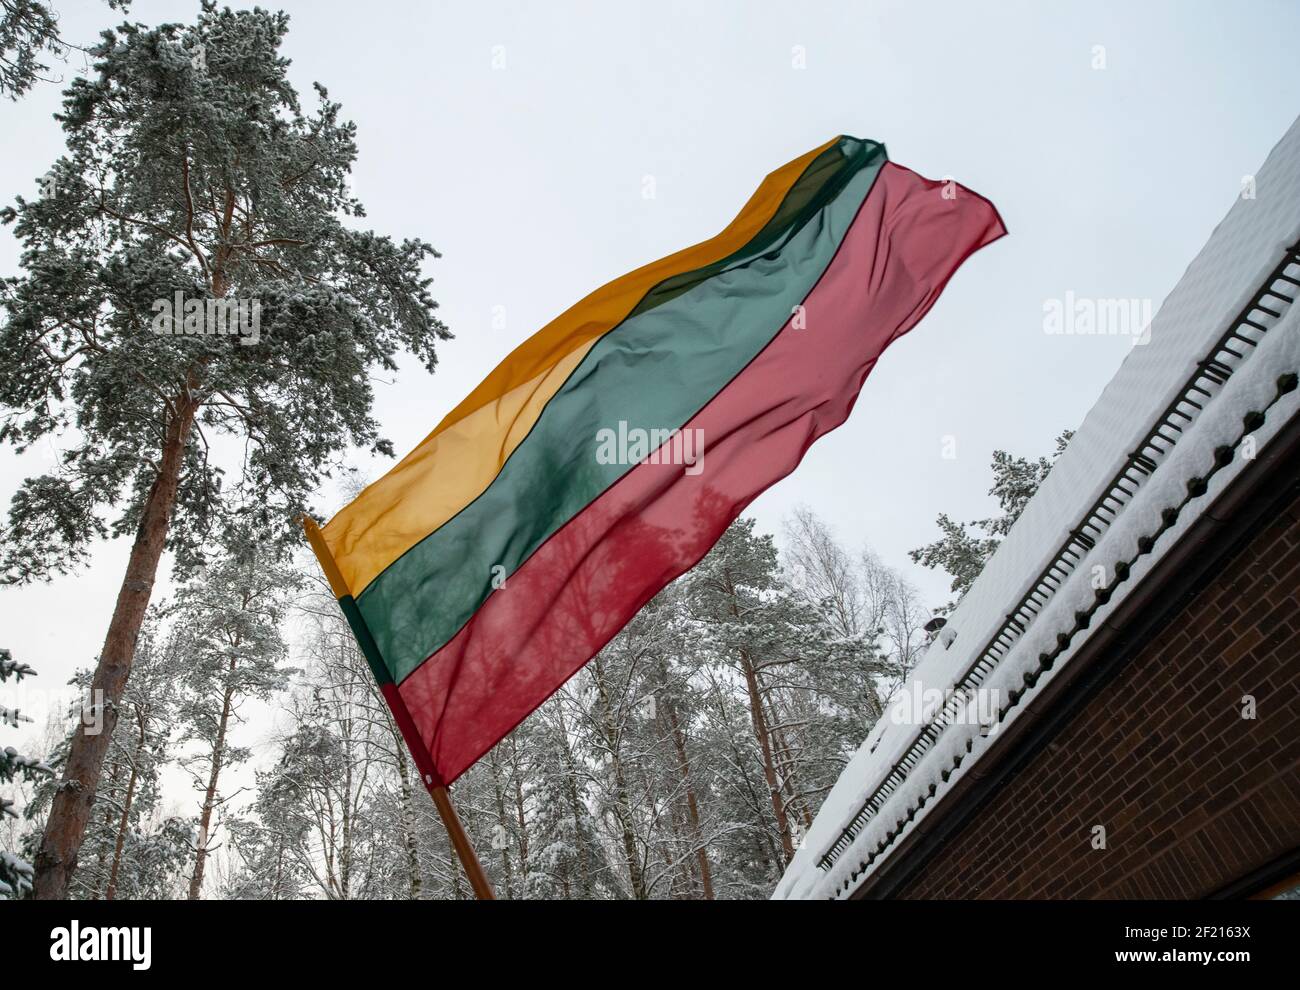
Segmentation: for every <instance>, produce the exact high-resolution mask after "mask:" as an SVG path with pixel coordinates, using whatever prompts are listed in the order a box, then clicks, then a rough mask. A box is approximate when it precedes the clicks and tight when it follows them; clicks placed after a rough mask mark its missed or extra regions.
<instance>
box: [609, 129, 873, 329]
mask: <svg viewBox="0 0 1300 990" xmlns="http://www.w3.org/2000/svg"><path fill="white" fill-rule="evenodd" d="M845 140H846V139H844V138H841V139H840V140H839V141H837V142H836V143H835V144H833V145H831V146H830V147H829V148H827V149H826V150H825V151H823V152H822V153H821V154H820V155H818V156H817V157H816V158H814V159H813V160H812V161H811V162H809V163H808V167H807V168H806V169H804V170H803V173H802V174H801V175H800V176H799V178H798V179H796V180H795V183H794V185H792V186H791V187H790V189H789V191H787V192H786V194H785V196H784V198H783V199H782V200H781V203H780V205H779V206H777V209H776V212H775V213H774V214H772V217H771V218H770V219H769V220H768V221H767V223H765V224H763V227H762V229H761V230H760V231H759V232H758V233H757V234H755V235H754V236H753V238H752V239H751V240H750V241H749V243H748V244H746V245H745V246H744V247H742V248H740V249H739V250H737V251H733V252H732V253H731V254H729V255H727V257H725V258H722V259H720V260H719V261H715V262H713V264H710V265H704V266H703V267H701V268H694V269H692V270H691V271H689V272H681V273H680V274H677V275H673V276H672V277H670V278H666V279H664V280H663V281H662V282H660V283H659V284H658V285H656V286H655V287H654V288H653V289H651V290H650V291H649V292H647V293H646V294H645V297H644V298H643V299H642V300H641V301H640V302H639V303H637V304H636V306H635V307H634V308H633V310H632V312H631V313H629V314H628V316H627V318H628V319H631V318H632V317H633V316H637V315H639V314H641V313H645V312H647V311H649V310H651V309H654V308H655V307H656V306H661V305H663V304H664V303H666V302H671V301H672V300H674V299H676V298H677V297H678V296H680V295H681V294H682V293H683V292H688V291H690V290H691V289H693V288H695V286H697V285H699V284H700V283H701V282H704V281H707V280H708V279H710V278H712V277H713V276H715V275H717V274H718V273H719V272H722V271H725V270H726V269H728V268H731V267H733V266H734V265H736V264H737V263H739V262H742V261H743V260H744V259H745V258H746V257H748V256H752V255H753V254H754V253H755V252H756V251H757V252H759V253H761V252H763V251H764V250H766V249H767V248H770V247H771V246H772V245H774V244H776V243H778V242H779V241H780V240H781V239H782V238H783V237H785V236H786V235H788V234H789V232H790V231H791V230H792V229H793V228H794V227H796V226H798V225H799V224H801V223H803V222H804V220H806V219H807V218H808V216H809V215H810V214H811V212H812V211H813V210H815V209H817V208H818V206H819V205H820V204H821V202H822V201H823V198H824V196H825V195H826V193H827V191H828V190H835V189H837V188H840V187H842V183H841V185H840V186H837V185H836V182H837V180H842V179H843V178H844V177H845V176H846V175H848V174H851V173H852V172H853V170H854V164H853V161H852V159H851V158H850V157H849V156H847V155H846V153H845V151H846V147H845ZM848 140H852V139H848ZM857 143H858V144H861V143H862V142H857ZM881 150H882V153H883V149H881Z"/></svg>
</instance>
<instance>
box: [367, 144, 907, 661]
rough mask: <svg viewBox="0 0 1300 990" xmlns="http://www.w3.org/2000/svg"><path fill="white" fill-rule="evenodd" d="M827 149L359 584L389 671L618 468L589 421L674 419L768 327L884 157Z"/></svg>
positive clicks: (816, 273) (607, 341)
mask: <svg viewBox="0 0 1300 990" xmlns="http://www.w3.org/2000/svg"><path fill="white" fill-rule="evenodd" d="M837 149H839V150H840V152H841V153H842V157H841V159H840V166H839V168H837V169H836V170H835V171H834V173H833V174H828V173H826V172H825V171H824V170H821V171H819V173H818V175H817V179H818V184H817V186H816V189H815V192H813V193H812V194H811V195H809V194H808V190H807V187H805V188H804V189H802V190H800V195H801V198H802V199H803V200H804V201H803V202H802V203H801V208H800V209H798V210H797V211H796V212H794V213H792V214H791V213H787V214H786V223H785V227H784V229H783V230H780V231H767V229H766V228H765V232H766V233H767V235H768V236H765V237H761V238H756V239H755V241H754V242H753V243H752V244H751V246H750V247H749V248H748V249H747V250H746V251H745V252H744V253H743V254H742V255H740V256H737V257H735V258H733V259H732V260H731V261H730V263H729V264H728V265H727V267H726V268H725V270H722V271H715V272H713V273H712V275H711V276H710V277H707V278H705V279H704V280H703V281H699V282H697V283H696V284H694V285H687V286H685V287H684V288H683V289H682V291H680V292H678V293H676V295H675V296H674V297H673V298H671V299H669V300H666V301H662V302H660V304H659V305H657V306H655V307H654V308H652V309H648V310H646V311H644V312H640V313H638V314H637V315H635V316H632V317H630V318H629V319H627V320H626V321H624V322H623V323H622V324H621V325H620V326H619V327H617V328H616V329H615V330H613V331H610V332H609V333H607V334H606V335H605V336H604V337H602V338H601V339H600V340H599V341H598V342H597V343H596V345H595V346H594V347H593V348H592V349H591V351H590V352H589V353H588V354H587V356H586V357H585V358H584V359H583V361H582V363H581V364H580V365H579V366H578V367H577V368H576V369H575V370H574V372H573V374H572V375H571V376H570V377H569V379H568V381H566V382H565V384H564V385H563V386H562V387H561V388H560V390H559V391H558V392H557V393H556V394H555V396H554V397H553V398H552V399H551V400H550V402H549V403H548V404H547V406H546V408H545V409H544V410H543V412H542V415H541V416H540V417H539V418H538V420H537V423H536V424H535V425H534V427H533V429H532V431H531V432H530V433H529V435H528V436H527V437H526V438H525V440H524V442H523V443H521V444H520V445H519V447H518V448H516V450H515V451H514V453H513V454H512V455H511V457H510V459H509V460H507V461H506V463H505V465H504V467H503V468H502V469H501V472H500V473H499V474H498V475H497V477H496V479H494V480H493V482H492V484H491V485H490V486H489V487H488V489H487V490H486V491H485V492H484V493H483V494H482V495H480V496H479V497H478V498H477V499H476V500H475V501H474V502H472V503H471V504H470V505H469V506H467V507H466V508H465V509H464V510H462V511H461V512H460V513H459V514H458V515H456V516H455V517H453V518H452V519H451V520H449V521H448V522H447V523H446V524H444V525H443V526H442V527H440V528H439V529H438V530H436V531H435V532H434V533H432V534H430V535H429V536H428V537H426V538H425V539H424V540H422V541H421V542H420V543H418V544H416V545H415V546H414V547H412V548H411V549H410V550H409V551H407V552H406V553H405V554H404V555H403V556H402V557H400V558H398V559H397V560H396V561H394V562H393V563H392V564H390V565H389V566H388V567H387V568H386V569H385V570H384V572H383V573H382V574H380V575H379V576H378V577H376V578H375V579H374V580H373V581H372V582H371V583H370V584H369V585H368V586H367V588H366V589H365V591H363V592H362V594H361V596H360V599H359V600H358V608H359V610H360V612H361V614H362V615H363V616H364V617H365V624H366V626H368V627H369V630H370V632H371V633H372V634H373V635H374V638H375V641H376V643H377V644H378V647H379V650H380V652H381V655H382V656H383V657H384V659H385V661H386V663H387V665H388V667H389V668H390V669H391V671H392V674H393V677H394V679H395V680H397V681H398V682H400V681H401V680H402V679H403V678H404V677H406V675H407V674H409V673H410V672H411V671H412V670H414V669H415V668H416V667H417V666H419V665H420V664H421V663H422V662H423V661H424V660H425V658H426V657H428V656H429V655H431V654H432V653H433V652H435V651H436V650H437V649H439V648H440V647H442V646H443V645H444V644H445V643H446V642H447V641H448V640H449V639H451V638H452V637H453V636H454V635H455V634H456V632H457V631H458V630H459V629H460V628H461V626H463V625H464V624H465V622H467V621H468V620H469V618H470V617H471V616H472V615H473V614H474V612H475V611H477V609H478V608H479V607H480V606H481V605H482V604H483V602H484V601H485V600H486V598H487V596H488V595H489V594H491V593H492V591H493V589H494V586H493V580H494V575H496V576H501V575H504V576H506V577H507V585H506V587H507V590H508V587H509V585H508V575H510V574H512V573H514V571H515V570H516V569H517V568H518V567H519V566H520V565H521V564H522V563H523V562H524V561H525V560H527V559H528V557H529V556H530V555H531V554H532V553H533V552H534V551H535V550H536V549H537V548H538V547H539V546H540V545H541V544H542V543H543V542H544V541H545V540H546V539H547V538H548V537H549V536H550V535H551V534H553V533H554V532H555V531H556V530H558V529H559V528H560V527H561V526H563V525H564V524H565V523H566V522H568V521H569V520H571V519H573V518H574V517H575V516H576V515H577V514H578V513H579V512H581V511H582V509H583V508H585V507H586V506H587V505H589V504H590V503H591V502H592V501H593V500H594V499H596V498H597V497H598V496H599V495H600V494H601V492H603V491H605V490H606V489H607V488H609V487H610V485H612V484H614V482H616V481H617V480H618V479H619V478H620V477H622V476H623V475H624V474H625V473H626V472H627V471H629V470H630V469H631V467H632V465H626V464H599V463H597V462H596V457H595V450H596V434H597V432H598V431H599V430H601V429H603V428H617V426H618V423H619V421H620V420H624V421H626V422H627V423H628V424H629V427H641V428H645V429H671V428H673V427H680V426H682V425H683V424H685V423H687V422H688V421H689V420H690V419H691V418H692V417H693V416H694V415H695V414H696V413H697V412H698V411H699V410H700V409H701V408H703V407H704V406H705V405H706V404H707V403H708V402H709V401H710V400H711V399H712V398H713V397H714V396H715V395H717V393H718V392H719V391H721V390H722V388H723V387H725V386H726V384H727V382H729V381H730V380H731V379H732V378H734V377H735V376H736V374H738V373H739V372H740V371H741V370H742V369H743V368H744V367H745V366H746V365H747V364H748V363H749V362H750V361H751V360H752V359H753V358H754V357H755V355H757V354H758V353H759V351H761V350H762V349H763V347H765V346H766V345H767V344H768V342H769V341H770V340H771V339H772V338H773V337H774V336H775V335H776V334H777V333H778V332H780V330H781V328H782V327H783V326H784V325H785V323H786V321H787V320H788V319H789V317H790V314H791V312H792V310H793V308H794V307H795V306H797V305H798V304H799V303H801V302H802V301H803V300H804V298H805V297H806V296H807V294H808V292H809V291H810V290H811V289H812V287H813V285H815V284H816V282H817V280H818V278H820V276H821V274H822V272H823V271H825V269H826V267H827V265H829V264H830V261H831V259H832V257H833V256H834V254H835V251H836V249H837V248H838V247H839V244H840V241H841V240H842V239H843V237H844V234H845V232H846V231H847V230H848V228H849V225H850V224H851V223H852V221H853V218H854V216H855V215H856V214H857V212H858V208H859V207H860V205H861V204H862V202H863V200H864V199H865V198H866V196H867V194H868V192H870V189H871V186H872V184H873V183H874V181H875V178H876V176H877V175H878V174H879V171H880V168H881V167H882V166H883V165H884V163H885V160H886V159H885V153H884V148H883V147H882V146H881V145H879V144H876V143H875V142H868V141H859V140H856V139H851V138H845V139H842V140H841V141H840V143H839V145H837ZM810 172H811V169H810ZM792 192H794V191H793V190H792ZM809 332H810V333H811V332H814V331H812V330H810V331H809ZM704 439H705V464H706V468H705V470H706V471H707V460H708V448H707V444H708V437H705V438H704ZM498 583H499V582H498Z"/></svg>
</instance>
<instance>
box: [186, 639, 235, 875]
mask: <svg viewBox="0 0 1300 990" xmlns="http://www.w3.org/2000/svg"><path fill="white" fill-rule="evenodd" d="M235 663H236V660H235V658H234V657H231V658H230V670H231V671H232V672H233V671H234V669H235ZM233 694H234V688H233V687H227V688H226V693H225V695H224V696H223V697H222V701H221V721H220V722H219V723H218V724H217V741H216V743H214V744H213V746H212V771H211V773H209V774H208V790H207V793H206V794H204V796H203V815H202V817H201V818H200V819H199V841H198V851H197V852H196V853H195V854H194V873H193V875H192V876H191V877H190V900H192V901H197V900H198V899H199V892H200V891H202V889H203V866H204V864H205V863H206V862H207V859H208V829H209V827H210V826H211V825H212V810H213V808H214V807H215V806H216V800H217V779H218V778H219V777H220V776H221V761H222V758H223V756H224V755H225V750H226V727H227V726H228V725H229V723H230V703H231V699H232V696H233Z"/></svg>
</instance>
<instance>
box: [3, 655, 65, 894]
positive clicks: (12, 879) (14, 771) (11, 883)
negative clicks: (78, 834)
mask: <svg viewBox="0 0 1300 990" xmlns="http://www.w3.org/2000/svg"><path fill="white" fill-rule="evenodd" d="M35 676H36V671H35V670H33V669H32V668H31V667H30V666H28V665H27V664H25V663H19V662H18V661H17V660H15V659H14V658H13V656H12V654H10V652H9V651H8V650H5V649H0V683H4V682H7V681H11V680H12V681H14V682H17V681H21V680H22V679H23V678H24V677H35ZM30 721H31V719H30V718H29V717H28V716H26V715H24V714H23V713H22V711H21V710H20V709H18V708H9V707H8V706H5V705H0V722H3V723H5V724H6V725H8V726H9V727H11V728H15V729H16V728H18V726H20V725H21V724H22V723H24V722H30ZM52 772H53V771H51V769H50V767H49V766H48V765H46V763H45V761H44V760H41V759H40V758H38V757H35V756H24V755H23V754H22V753H19V752H18V750H16V749H15V748H14V747H13V746H5V747H4V748H2V749H0V784H12V783H13V782H14V781H15V780H24V781H27V782H36V781H38V780H40V779H42V778H44V777H48V776H49V775H50V774H51V773H52ZM6 815H7V816H10V817H14V818H16V817H17V816H18V812H17V811H16V810H15V808H14V802H13V801H12V800H10V799H9V798H5V797H0V817H3V816H6ZM31 889H32V866H31V864H30V863H28V862H27V861H26V860H25V859H23V858H22V857H21V856H17V855H15V854H14V853H11V852H8V851H5V850H0V899H4V900H9V899H16V898H20V897H25V896H26V895H27V894H29V893H31Z"/></svg>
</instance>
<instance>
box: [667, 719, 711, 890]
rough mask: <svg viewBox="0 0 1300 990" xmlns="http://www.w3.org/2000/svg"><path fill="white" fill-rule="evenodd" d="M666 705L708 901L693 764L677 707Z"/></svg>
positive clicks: (706, 865)
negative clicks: (692, 770)
mask: <svg viewBox="0 0 1300 990" xmlns="http://www.w3.org/2000/svg"><path fill="white" fill-rule="evenodd" d="M664 707H665V708H666V709H667V712H668V726H669V729H670V730H671V733H672V737H673V748H674V749H675V750H676V751H677V769H678V771H679V772H680V773H681V775H682V783H683V784H685V785H686V815H687V818H688V819H689V821H690V825H691V833H692V841H693V842H694V843H695V845H696V850H695V858H696V861H697V863H698V864H699V869H700V886H701V887H702V888H703V891H704V899H705V900H706V901H711V900H713V872H712V871H711V870H710V869H709V852H708V850H707V849H705V847H704V835H703V833H702V831H701V829H700V805H699V802H698V801H697V800H696V798H695V786H694V785H693V784H692V783H691V764H690V760H689V759H687V756H686V738H685V736H684V735H683V734H682V729H681V723H680V722H679V721H678V720H677V708H676V706H675V705H674V704H673V703H672V701H671V700H668V701H667V702H666V703H665V705H664Z"/></svg>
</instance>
